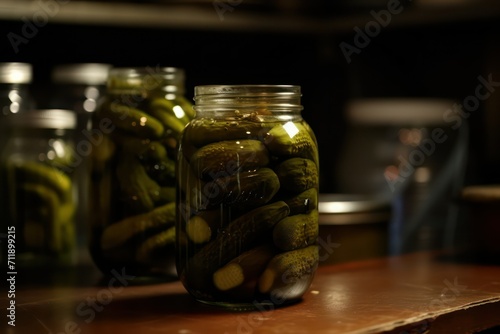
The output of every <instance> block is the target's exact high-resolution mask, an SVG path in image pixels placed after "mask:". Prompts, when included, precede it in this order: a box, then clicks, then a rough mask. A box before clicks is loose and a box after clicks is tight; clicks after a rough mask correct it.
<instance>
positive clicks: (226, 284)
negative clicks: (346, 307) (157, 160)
mask: <svg viewBox="0 0 500 334" xmlns="http://www.w3.org/2000/svg"><path fill="white" fill-rule="evenodd" d="M300 98H301V92H300V87H299V86H284V85H244V86H242V85H240V86H198V87H196V88H195V107H194V108H195V110H196V118H195V119H194V120H192V121H191V122H190V123H189V124H188V126H187V127H186V128H185V130H184V132H183V135H182V139H181V143H180V146H179V151H178V158H177V163H178V167H177V170H178V173H177V180H178V188H177V189H178V196H177V204H178V214H177V271H178V274H179V277H180V279H181V281H182V283H183V284H184V286H185V287H186V289H187V290H188V291H189V292H190V293H191V294H192V295H193V296H194V297H195V298H196V299H198V300H199V301H201V302H205V303H209V304H216V305H221V306H224V307H227V308H231V309H248V308H255V307H258V306H259V305H263V304H270V305H273V306H275V305H282V304H287V303H290V302H294V301H297V300H299V299H300V298H301V297H302V295H303V294H304V293H305V291H306V290H307V289H308V287H309V285H310V284H311V281H312V279H313V276H314V272H315V270H316V268H317V265H318V262H319V259H318V247H317V236H318V210H317V204H318V170H319V168H318V148H317V142H316V138H315V135H314V133H313V131H312V130H311V128H310V127H309V125H308V124H307V123H306V122H305V121H304V120H303V119H302V117H301V110H302V106H301V102H300Z"/></svg>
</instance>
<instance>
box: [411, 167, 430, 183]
mask: <svg viewBox="0 0 500 334" xmlns="http://www.w3.org/2000/svg"><path fill="white" fill-rule="evenodd" d="M430 179H431V170H430V169H429V168H428V167H419V168H417V169H415V181H416V182H418V183H427V182H429V180H430Z"/></svg>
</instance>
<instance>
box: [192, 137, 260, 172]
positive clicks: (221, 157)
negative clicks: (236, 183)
mask: <svg viewBox="0 0 500 334" xmlns="http://www.w3.org/2000/svg"><path fill="white" fill-rule="evenodd" d="M268 163H269V155H268V153H267V149H266V147H265V146H264V144H262V143H261V142H260V141H258V140H226V141H220V142H215V143H212V144H208V145H206V146H203V147H202V148H200V149H199V150H198V151H196V152H195V153H194V154H193V156H192V157H191V161H190V164H191V168H193V170H194V172H195V174H196V175H197V176H198V177H199V178H207V177H211V178H217V177H219V176H218V175H222V176H228V175H233V174H235V173H237V172H240V171H246V170H250V169H254V168H257V167H263V166H266V165H267V164H268Z"/></svg>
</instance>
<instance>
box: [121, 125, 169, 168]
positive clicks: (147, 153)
mask: <svg viewBox="0 0 500 334" xmlns="http://www.w3.org/2000/svg"><path fill="white" fill-rule="evenodd" d="M112 138H113V140H114V141H115V142H117V143H118V144H120V147H121V148H122V149H123V150H124V151H125V152H127V153H131V154H134V155H136V156H137V157H138V158H139V159H141V160H154V161H160V160H163V159H167V150H166V149H165V146H163V144H161V143H160V142H159V141H155V140H151V139H148V138H138V137H134V136H130V135H126V134H123V133H119V132H118V131H115V132H114V133H113V135H112Z"/></svg>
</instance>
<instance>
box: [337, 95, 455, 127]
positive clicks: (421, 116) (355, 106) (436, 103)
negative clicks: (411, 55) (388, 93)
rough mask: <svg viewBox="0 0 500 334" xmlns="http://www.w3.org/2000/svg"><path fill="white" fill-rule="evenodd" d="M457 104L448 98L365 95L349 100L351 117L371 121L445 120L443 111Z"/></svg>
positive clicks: (359, 121) (427, 122) (412, 122)
mask: <svg viewBox="0 0 500 334" xmlns="http://www.w3.org/2000/svg"><path fill="white" fill-rule="evenodd" d="M453 104H454V101H452V100H446V99H410V98H409V99H404V98H402V99H400V98H389V99H362V100H353V101H351V102H349V103H348V104H347V107H346V112H347V117H348V119H349V120H350V121H351V122H353V123H357V124H370V125H416V126H418V125H432V124H443V123H444V119H443V115H444V114H445V112H446V111H447V110H450V109H451V108H452V106H453Z"/></svg>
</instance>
